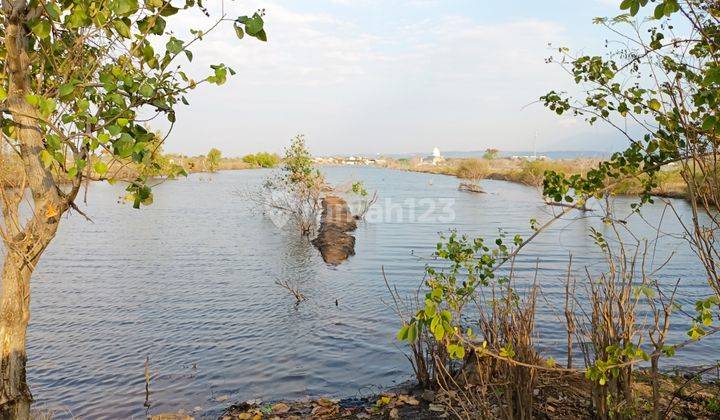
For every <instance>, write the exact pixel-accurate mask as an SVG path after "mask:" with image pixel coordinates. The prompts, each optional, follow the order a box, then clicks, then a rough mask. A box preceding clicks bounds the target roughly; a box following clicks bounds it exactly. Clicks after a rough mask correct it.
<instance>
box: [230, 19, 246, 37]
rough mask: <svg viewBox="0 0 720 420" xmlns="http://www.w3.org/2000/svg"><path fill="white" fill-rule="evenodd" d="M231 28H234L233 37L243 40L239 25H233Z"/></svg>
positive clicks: (241, 29) (243, 34)
mask: <svg viewBox="0 0 720 420" xmlns="http://www.w3.org/2000/svg"><path fill="white" fill-rule="evenodd" d="M233 26H234V27H235V35H237V37H238V38H239V39H243V37H244V36H245V32H244V31H243V28H241V27H240V25H238V24H237V23H235V24H233Z"/></svg>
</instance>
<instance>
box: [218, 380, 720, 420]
mask: <svg viewBox="0 0 720 420" xmlns="http://www.w3.org/2000/svg"><path fill="white" fill-rule="evenodd" d="M537 375H538V382H537V386H536V387H535V389H534V390H533V399H532V402H531V404H532V406H533V413H534V416H535V417H536V418H544V419H566V418H575V419H592V418H594V411H593V408H592V406H591V403H590V401H591V392H592V391H591V387H590V383H589V381H588V380H587V379H586V378H585V377H584V375H583V374H582V373H578V374H568V373H560V372H542V371H541V372H537ZM458 382H460V381H458ZM660 382H661V385H660V386H661V390H662V394H661V395H662V397H661V405H662V407H663V408H664V410H663V412H664V415H663V416H662V417H663V418H717V416H718V415H720V401H719V400H718V399H717V398H718V397H717V396H718V393H719V392H720V387H719V386H718V383H717V382H713V381H708V380H705V381H703V380H700V379H699V377H698V376H697V375H696V374H693V373H690V372H686V373H685V374H680V373H676V374H674V375H672V376H671V375H665V376H663V377H662V378H661V380H660ZM461 383H462V382H461ZM633 393H634V394H635V397H636V399H637V402H638V404H637V406H638V407H639V408H638V410H639V411H638V412H636V415H638V416H639V417H640V418H648V417H650V416H651V415H652V413H651V412H650V411H649V410H648V409H647V405H644V404H643V402H646V401H649V400H650V399H651V398H652V390H651V380H650V377H649V376H648V375H646V373H645V372H642V371H640V372H638V373H637V374H636V381H635V382H634V386H633ZM505 403H506V401H505V399H504V398H499V397H497V396H493V395H485V394H481V393H480V388H479V387H478V386H477V385H475V384H472V383H463V385H462V386H459V385H458V386H456V387H450V389H445V390H443V389H437V390H422V389H419V388H417V387H415V388H411V387H408V386H406V387H404V388H398V389H395V390H392V391H389V392H385V393H381V394H378V395H374V396H368V397H351V398H342V399H328V398H319V399H310V400H300V401H274V402H245V403H238V404H234V405H232V406H230V407H229V408H227V409H226V410H225V411H224V412H223V413H222V414H221V415H220V417H219V419H220V420H231V419H233V420H234V419H241V420H242V419H252V420H260V419H263V418H270V419H292V420H299V419H307V418H315V419H341V418H342V419H378V420H379V419H437V418H504V417H505V415H506V414H507V409H508V407H507V406H506V405H505Z"/></svg>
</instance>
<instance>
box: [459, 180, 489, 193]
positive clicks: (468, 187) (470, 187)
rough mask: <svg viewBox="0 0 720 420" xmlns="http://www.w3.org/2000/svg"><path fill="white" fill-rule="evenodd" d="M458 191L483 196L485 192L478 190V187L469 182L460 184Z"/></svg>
mask: <svg viewBox="0 0 720 420" xmlns="http://www.w3.org/2000/svg"><path fill="white" fill-rule="evenodd" d="M458 190H460V191H467V192H473V193H482V194H484V193H485V191H483V190H482V188H480V185H478V184H475V183H471V182H461V183H460V185H459V186H458Z"/></svg>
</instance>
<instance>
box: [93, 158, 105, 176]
mask: <svg viewBox="0 0 720 420" xmlns="http://www.w3.org/2000/svg"><path fill="white" fill-rule="evenodd" d="M93 170H94V171H95V173H96V174H98V175H100V176H103V175H105V174H106V173H107V171H108V167H107V164H105V162H103V161H98V162H96V163H95V164H94V165H93Z"/></svg>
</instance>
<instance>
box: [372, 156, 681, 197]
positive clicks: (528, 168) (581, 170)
mask: <svg viewBox="0 0 720 420" xmlns="http://www.w3.org/2000/svg"><path fill="white" fill-rule="evenodd" d="M600 162H601V160H600V159H569V160H539V161H535V162H529V161H521V160H513V159H492V160H488V159H448V160H446V161H445V162H444V163H442V164H440V165H429V164H422V163H420V162H419V161H418V160H408V159H404V160H393V161H389V162H388V163H387V164H386V167H387V168H390V169H399V170H406V171H412V172H422V173H432V174H442V175H450V176H456V177H458V178H461V179H469V180H471V181H475V182H477V181H478V180H480V179H494V180H500V181H509V182H515V183H518V184H523V185H528V186H531V187H536V188H540V187H542V184H543V178H544V174H545V171H548V170H552V171H555V172H558V173H563V174H565V175H566V176H570V175H573V174H581V175H585V174H586V173H587V172H588V171H589V170H591V169H592V168H594V167H596V166H597V165H598V164H599V163H600ZM657 183H658V186H657V187H656V188H654V189H653V191H652V193H653V194H654V195H657V196H661V197H671V198H685V197H686V196H687V194H686V184H685V182H684V181H683V179H682V176H681V175H680V171H679V170H676V169H670V170H667V171H663V172H660V174H659V175H658V177H657ZM640 192H642V183H641V180H640V179H633V178H631V179H627V180H624V181H622V182H620V183H618V184H617V185H616V186H615V188H614V189H613V193H614V194H617V195H638V194H640Z"/></svg>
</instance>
